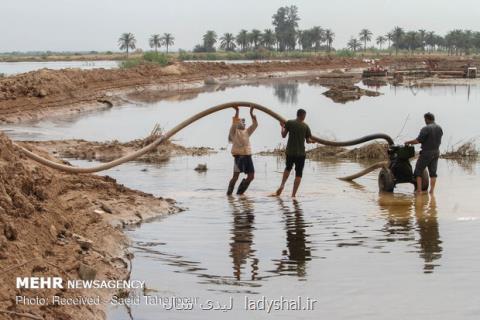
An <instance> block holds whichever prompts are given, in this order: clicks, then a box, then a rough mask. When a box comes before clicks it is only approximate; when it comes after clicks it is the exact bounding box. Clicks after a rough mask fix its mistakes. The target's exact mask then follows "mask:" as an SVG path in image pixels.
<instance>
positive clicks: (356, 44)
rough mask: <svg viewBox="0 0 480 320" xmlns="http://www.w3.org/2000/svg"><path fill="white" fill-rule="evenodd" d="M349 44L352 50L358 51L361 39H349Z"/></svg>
mask: <svg viewBox="0 0 480 320" xmlns="http://www.w3.org/2000/svg"><path fill="white" fill-rule="evenodd" d="M347 46H348V48H349V49H350V50H352V51H353V52H357V49H358V48H360V46H361V45H360V41H358V40H357V39H354V38H351V39H350V41H348V43H347Z"/></svg>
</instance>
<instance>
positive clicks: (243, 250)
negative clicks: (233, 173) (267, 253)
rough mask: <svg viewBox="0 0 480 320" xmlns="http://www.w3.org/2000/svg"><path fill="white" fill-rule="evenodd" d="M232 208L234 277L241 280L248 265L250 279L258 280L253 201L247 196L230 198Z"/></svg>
mask: <svg viewBox="0 0 480 320" xmlns="http://www.w3.org/2000/svg"><path fill="white" fill-rule="evenodd" d="M228 200H229V203H230V205H231V208H232V215H233V226H232V229H231V231H230V232H231V234H232V238H231V242H230V256H231V257H232V260H233V275H234V277H235V279H237V280H241V274H242V269H244V265H246V264H247V261H248V260H250V263H248V265H249V267H250V268H251V271H250V275H249V277H248V278H249V279H250V280H256V276H257V274H258V273H257V271H258V258H256V257H255V250H253V249H252V246H253V231H254V230H255V227H254V226H253V224H254V221H255V214H254V205H253V201H252V200H250V199H249V198H248V197H247V196H243V197H240V198H235V197H229V199H228Z"/></svg>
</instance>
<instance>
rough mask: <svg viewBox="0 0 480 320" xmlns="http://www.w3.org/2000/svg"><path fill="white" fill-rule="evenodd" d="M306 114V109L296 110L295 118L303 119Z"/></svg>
mask: <svg viewBox="0 0 480 320" xmlns="http://www.w3.org/2000/svg"><path fill="white" fill-rule="evenodd" d="M306 116H307V111H305V110H303V109H298V110H297V120H300V121H304V120H305V117H306Z"/></svg>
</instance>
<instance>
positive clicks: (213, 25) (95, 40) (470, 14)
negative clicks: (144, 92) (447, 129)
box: [0, 0, 480, 52]
mask: <svg viewBox="0 0 480 320" xmlns="http://www.w3.org/2000/svg"><path fill="white" fill-rule="evenodd" d="M0 1H1V2H0V30H1V41H0V52H6V51H14V50H17V51H28V50H54V51H63V50H66V51H69V50H71V51H75V50H82V51H85V50H99V51H103V50H116V49H117V39H118V36H119V35H120V34H121V33H122V32H132V33H134V34H135V36H136V38H137V47H140V48H148V37H149V35H151V34H152V33H164V32H170V33H172V34H173V35H174V36H175V39H176V41H175V46H174V48H173V49H175V50H176V49H178V48H183V49H191V48H192V47H193V46H194V45H195V44H196V43H199V42H200V39H201V36H202V34H203V33H204V31H205V30H209V29H212V30H215V31H216V32H217V33H218V34H221V33H224V32H233V33H236V32H238V31H239V30H240V29H242V28H246V29H252V28H257V29H261V30H263V29H265V28H271V27H272V26H271V20H272V19H271V17H272V15H273V13H274V12H275V11H276V9H277V8H278V7H280V6H284V5H290V4H294V5H297V6H298V8H299V14H300V17H301V21H300V28H310V27H312V26H314V25H319V26H321V27H324V28H327V27H328V28H331V29H332V30H333V31H334V32H335V34H336V39H335V41H334V46H335V47H344V46H345V43H346V42H347V41H348V39H349V38H350V37H351V36H356V35H357V34H358V31H359V30H360V29H362V28H368V29H370V30H372V31H373V32H374V36H376V35H378V34H384V33H385V32H387V31H389V30H390V29H392V27H393V26H395V25H399V26H402V27H404V28H407V29H420V28H423V29H429V30H435V31H437V32H439V33H445V32H446V31H447V30H450V29H453V28H463V29H472V30H479V31H480V19H479V17H480V5H478V0H455V1H453V0H363V1H362V0H332V1H324V0H289V1H277V0H241V1H238V0H174V1H171V0H166V1H165V0H0Z"/></svg>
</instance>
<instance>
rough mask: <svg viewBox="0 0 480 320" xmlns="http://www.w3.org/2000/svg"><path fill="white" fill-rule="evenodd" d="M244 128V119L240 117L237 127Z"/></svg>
mask: <svg viewBox="0 0 480 320" xmlns="http://www.w3.org/2000/svg"><path fill="white" fill-rule="evenodd" d="M245 128H246V124H245V119H244V118H242V119H240V121H239V122H238V124H237V129H239V130H245Z"/></svg>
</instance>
